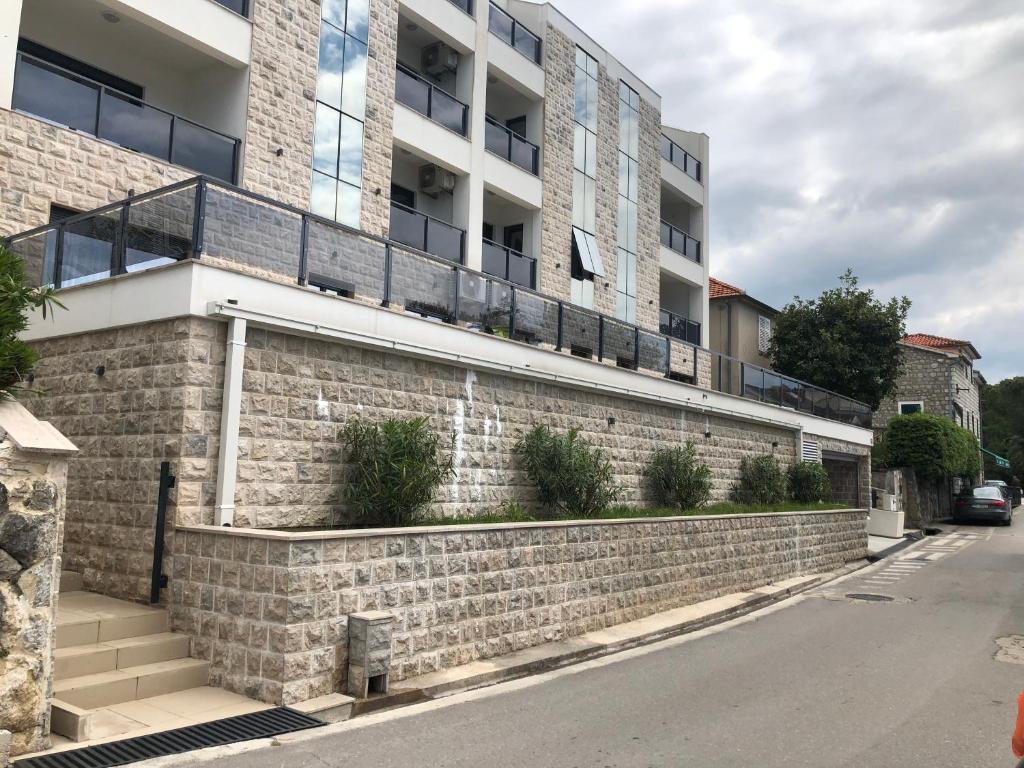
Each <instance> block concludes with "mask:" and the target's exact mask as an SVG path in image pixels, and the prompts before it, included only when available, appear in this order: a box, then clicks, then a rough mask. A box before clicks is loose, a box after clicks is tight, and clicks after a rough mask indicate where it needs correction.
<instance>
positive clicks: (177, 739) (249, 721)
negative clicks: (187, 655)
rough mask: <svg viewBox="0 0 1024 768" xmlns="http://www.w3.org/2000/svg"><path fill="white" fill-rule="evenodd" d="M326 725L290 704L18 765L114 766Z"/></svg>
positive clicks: (48, 767)
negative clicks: (291, 707) (290, 707)
mask: <svg viewBox="0 0 1024 768" xmlns="http://www.w3.org/2000/svg"><path fill="white" fill-rule="evenodd" d="M321 725H324V723H323V722H321V721H320V720H317V719H316V718H313V717H310V716H309V715H305V714H303V713H301V712H296V711H295V710H294V709H289V708H288V707H276V708H275V709H267V710H264V711H262V712H252V713H250V714H248V715H237V716H235V717H226V718H224V719H223V720H214V721H213V722H210V723H200V724H199V725H190V726H188V727H187V728H177V729H175V730H173V731H163V732H162V733H149V734H146V735H145V736H137V737H135V738H134V739H124V740H122V741H111V742H108V743H106V744H97V745H96V746H94V747H82V748H80V749H69V750H66V751H64V752H52V753H51V754H48V755H39V756H38V757H29V758H26V759H24V760H18V761H17V763H16V765H17V768H111V766H115V765H126V764H128V763H134V762H137V761H139V760H149V759H150V758H153V757H163V756H164V755H177V754H180V753H182V752H190V751H192V750H193V749H203V748H204V747H218V746H222V745H224V744H234V743H235V742H236V741H249V740H250V739H263V738H267V737H269V736H279V735H281V734H282V733H291V732H292V731H302V730H305V729H307V728H316V727H318V726H321Z"/></svg>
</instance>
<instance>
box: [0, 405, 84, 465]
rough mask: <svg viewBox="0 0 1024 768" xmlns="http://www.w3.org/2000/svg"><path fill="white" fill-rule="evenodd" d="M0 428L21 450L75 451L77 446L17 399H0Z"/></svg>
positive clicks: (40, 451)
mask: <svg viewBox="0 0 1024 768" xmlns="http://www.w3.org/2000/svg"><path fill="white" fill-rule="evenodd" d="M0 429H2V430H3V431H4V432H6V433H7V437H9V438H10V439H11V441H12V442H13V443H14V444H15V445H16V446H17V447H18V448H19V449H21V450H23V451H32V452H38V453H76V452H77V451H78V448H77V447H76V446H75V444H74V443H72V442H71V441H70V440H68V439H67V438H66V437H64V435H62V434H61V433H60V432H59V431H58V430H57V428H56V427H55V426H53V424H51V423H50V422H48V421H40V420H39V419H37V418H36V417H35V416H33V415H32V414H31V413H29V411H28V409H27V408H25V406H23V405H22V404H21V403H19V402H18V401H17V400H0Z"/></svg>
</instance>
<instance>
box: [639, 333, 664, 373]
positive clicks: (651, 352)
mask: <svg viewBox="0 0 1024 768" xmlns="http://www.w3.org/2000/svg"><path fill="white" fill-rule="evenodd" d="M640 367H641V368H644V369H645V370H648V371H656V372H658V373H668V344H667V343H666V340H665V338H664V337H663V336H658V335H657V334H653V333H649V332H647V331H640Z"/></svg>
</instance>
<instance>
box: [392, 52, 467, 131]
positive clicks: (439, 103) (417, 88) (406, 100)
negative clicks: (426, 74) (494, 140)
mask: <svg viewBox="0 0 1024 768" xmlns="http://www.w3.org/2000/svg"><path fill="white" fill-rule="evenodd" d="M395 99H396V100H397V101H399V102H401V103H402V104H405V106H407V107H409V109H414V110H416V111H417V112H419V113H420V114H421V115H424V116H425V117H429V118H430V119H431V120H433V121H434V122H435V123H438V124H439V125H443V126H444V127H445V128H447V129H448V130H450V131H455V133H457V134H459V135H460V136H465V135H466V133H467V130H468V125H467V115H468V114H469V107H467V106H466V105H465V104H463V103H462V102H461V101H459V100H458V99H456V98H455V97H454V96H452V95H451V94H450V93H448V92H447V91H443V90H441V89H440V88H438V87H437V86H436V85H434V84H433V83H431V82H430V81H429V80H425V79H423V78H422V77H420V75H418V74H416V73H415V72H413V71H412V70H411V69H409V68H408V67H403V66H402V65H401V64H399V65H398V73H397V74H396V76H395Z"/></svg>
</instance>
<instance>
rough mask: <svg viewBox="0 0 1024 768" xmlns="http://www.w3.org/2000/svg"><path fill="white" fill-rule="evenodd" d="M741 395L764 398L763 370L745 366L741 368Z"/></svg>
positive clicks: (754, 398) (756, 398)
mask: <svg viewBox="0 0 1024 768" xmlns="http://www.w3.org/2000/svg"><path fill="white" fill-rule="evenodd" d="M743 396H744V397H749V398H750V399H751V400H764V371H762V370H761V369H760V368H751V367H750V366H746V367H744V369H743Z"/></svg>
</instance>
